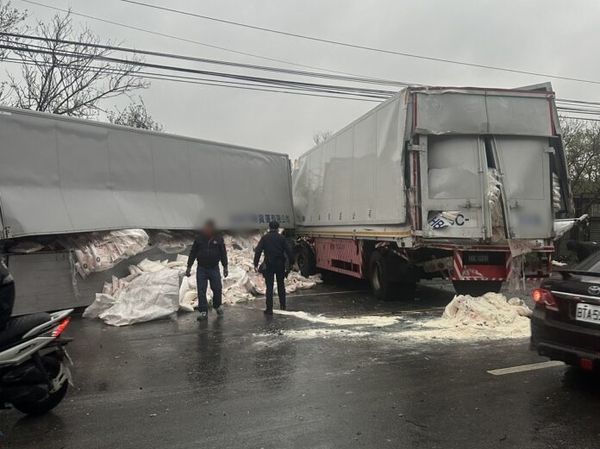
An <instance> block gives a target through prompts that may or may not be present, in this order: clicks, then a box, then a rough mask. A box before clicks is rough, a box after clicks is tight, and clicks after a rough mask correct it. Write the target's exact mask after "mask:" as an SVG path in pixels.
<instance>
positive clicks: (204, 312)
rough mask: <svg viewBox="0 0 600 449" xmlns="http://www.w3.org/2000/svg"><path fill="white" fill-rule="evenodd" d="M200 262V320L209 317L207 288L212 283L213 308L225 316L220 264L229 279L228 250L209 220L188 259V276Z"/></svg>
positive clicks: (198, 275)
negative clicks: (196, 263)
mask: <svg viewBox="0 0 600 449" xmlns="http://www.w3.org/2000/svg"><path fill="white" fill-rule="evenodd" d="M195 261H198V266H197V268H196V281H197V284H198V311H199V312H200V317H198V320H202V319H205V318H206V317H207V316H208V301H207V300H206V288H207V287H208V283H209V282H210V289H211V290H212V292H213V308H214V309H215V310H216V311H217V314H218V315H223V306H221V299H222V298H221V296H222V291H223V287H222V285H221V273H220V271H219V262H221V265H223V277H227V276H228V275H229V272H228V270H227V250H226V249H225V242H224V241H223V237H222V236H220V235H219V234H217V231H216V226H215V223H214V221H212V220H209V221H207V222H206V223H205V225H204V226H203V227H202V229H201V230H200V234H199V235H198V237H196V239H195V240H194V244H193V245H192V249H191V251H190V256H189V258H188V266H187V271H186V272H185V275H186V276H188V277H189V276H190V275H191V270H192V265H194V262H195Z"/></svg>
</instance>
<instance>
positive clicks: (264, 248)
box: [254, 221, 294, 315]
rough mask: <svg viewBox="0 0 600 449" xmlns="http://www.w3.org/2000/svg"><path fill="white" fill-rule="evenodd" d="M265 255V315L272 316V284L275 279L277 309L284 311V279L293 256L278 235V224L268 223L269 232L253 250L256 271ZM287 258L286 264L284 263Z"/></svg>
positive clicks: (282, 237) (281, 236)
mask: <svg viewBox="0 0 600 449" xmlns="http://www.w3.org/2000/svg"><path fill="white" fill-rule="evenodd" d="M263 252H264V253H265V260H264V270H263V276H264V277H265V283H266V284H267V295H266V296H267V308H266V310H265V314H267V315H273V282H274V280H275V278H277V294H278V296H279V308H280V309H281V310H285V278H286V276H287V269H288V267H289V266H290V265H291V264H292V261H293V260H294V254H293V253H292V250H291V248H290V246H289V245H288V243H287V240H286V239H285V237H284V236H283V235H281V234H279V223H277V222H276V221H272V222H270V223H269V232H268V233H266V234H265V235H263V236H262V238H261V239H260V242H258V246H257V247H256V249H255V250H254V268H255V269H256V270H258V262H259V261H260V256H261V255H262V253H263ZM286 258H287V263H286Z"/></svg>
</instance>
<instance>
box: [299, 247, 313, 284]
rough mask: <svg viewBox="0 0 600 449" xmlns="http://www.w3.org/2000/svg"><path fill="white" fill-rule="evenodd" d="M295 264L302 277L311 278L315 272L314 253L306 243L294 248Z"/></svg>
mask: <svg viewBox="0 0 600 449" xmlns="http://www.w3.org/2000/svg"><path fill="white" fill-rule="evenodd" d="M296 264H297V265H298V270H300V274H301V275H302V276H304V277H308V276H312V275H313V274H315V273H316V272H317V261H316V258H315V253H314V251H313V250H312V248H311V247H310V246H309V245H308V244H307V243H300V244H299V245H298V246H297V247H296Z"/></svg>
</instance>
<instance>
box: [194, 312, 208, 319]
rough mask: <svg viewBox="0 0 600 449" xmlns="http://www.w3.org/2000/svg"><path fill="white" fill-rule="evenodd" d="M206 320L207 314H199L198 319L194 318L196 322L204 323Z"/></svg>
mask: <svg viewBox="0 0 600 449" xmlns="http://www.w3.org/2000/svg"><path fill="white" fill-rule="evenodd" d="M207 318H208V312H200V315H199V316H198V318H196V320H197V321H205V320H206V319H207Z"/></svg>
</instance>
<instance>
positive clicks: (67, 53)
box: [8, 14, 148, 117]
mask: <svg viewBox="0 0 600 449" xmlns="http://www.w3.org/2000/svg"><path fill="white" fill-rule="evenodd" d="M35 34H36V35H38V36H42V37H44V38H45V40H43V41H36V44H28V45H24V44H19V45H17V47H19V48H18V49H17V50H13V53H14V54H15V55H16V56H17V57H18V58H19V59H20V60H21V62H22V70H21V79H17V78H16V77H14V76H11V77H10V82H9V85H8V94H9V95H10V97H9V98H10V100H9V101H10V103H11V105H12V106H15V107H19V108H24V109H33V110H36V111H46V112H51V113H53V114H61V115H70V116H75V117H91V116H93V115H96V114H97V113H98V112H99V111H100V110H101V107H100V106H101V103H102V101H103V100H107V99H109V98H113V97H116V96H119V95H123V94H127V93H129V92H131V91H134V90H136V89H141V88H146V87H148V84H147V83H146V82H145V81H144V80H143V79H142V78H141V77H140V76H139V70H140V67H139V66H136V65H133V64H129V63H115V62H112V61H106V60H103V59H102V57H107V56H109V55H110V54H111V53H112V52H111V51H110V50H106V49H103V48H99V47H95V46H94V45H95V44H100V43H101V41H100V39H99V38H98V37H97V36H96V35H95V34H94V33H92V32H91V31H90V30H89V29H88V28H85V29H83V30H82V31H81V32H79V33H74V31H73V26H72V22H71V16H70V14H66V15H64V16H61V15H56V16H55V17H54V18H53V19H52V20H51V22H50V23H49V24H46V23H44V22H39V23H38V25H37V27H36V33H35ZM66 40H71V41H74V42H76V43H74V44H69V43H65V42H60V41H66ZM107 44H109V43H107Z"/></svg>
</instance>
